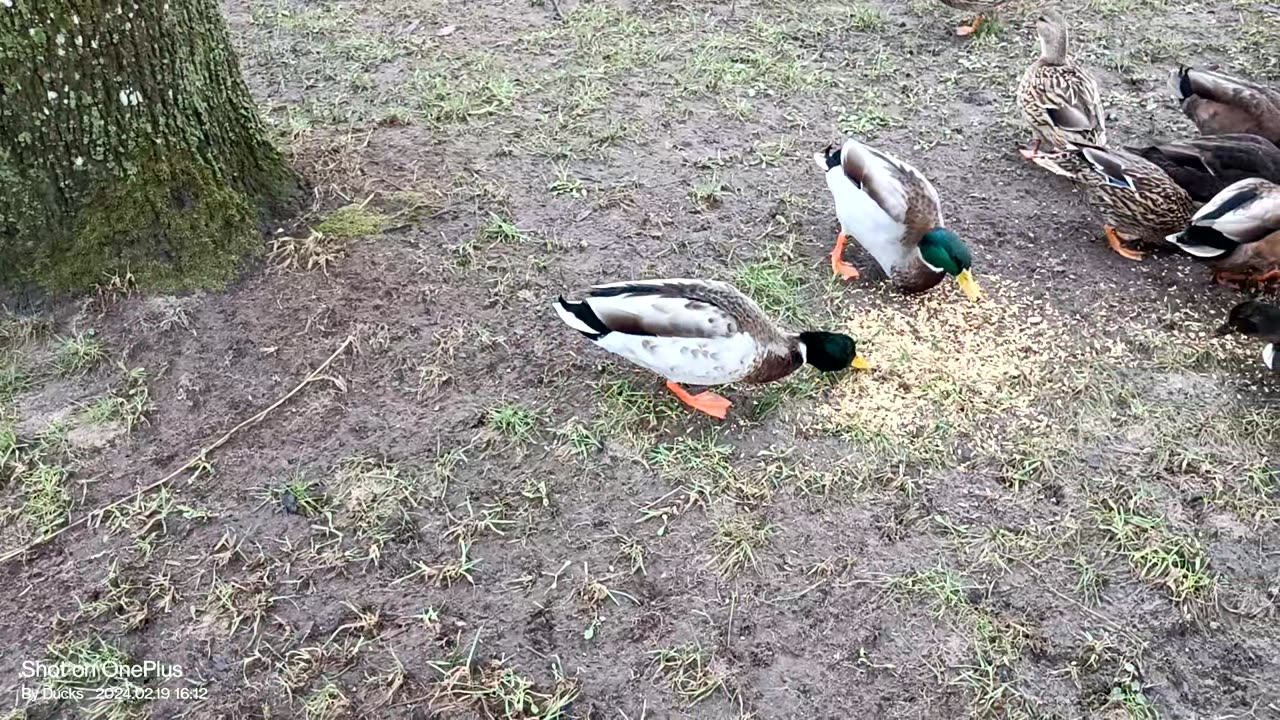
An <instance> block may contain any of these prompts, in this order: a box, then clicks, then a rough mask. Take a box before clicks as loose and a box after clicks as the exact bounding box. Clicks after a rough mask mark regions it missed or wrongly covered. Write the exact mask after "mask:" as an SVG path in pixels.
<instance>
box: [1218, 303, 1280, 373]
mask: <svg viewBox="0 0 1280 720" xmlns="http://www.w3.org/2000/svg"><path fill="white" fill-rule="evenodd" d="M1233 332H1238V333H1240V334H1241V335H1245V336H1247V337H1253V338H1258V339H1259V340H1266V341H1267V344H1266V345H1265V346H1264V347H1263V348H1262V362H1263V363H1264V364H1265V365H1266V366H1267V369H1268V370H1275V369H1276V365H1275V360H1276V343H1280V307H1276V306H1275V305H1268V304H1266V303H1264V302H1258V301H1257V300H1245V301H1244V302H1242V303H1240V304H1239V305H1236V306H1235V307H1233V308H1231V312H1230V313H1229V314H1228V315H1227V321H1226V322H1225V323H1223V325H1222V327H1220V328H1218V332H1217V333H1216V334H1217V335H1218V336H1219V337H1221V336H1223V335H1230V334H1231V333H1233Z"/></svg>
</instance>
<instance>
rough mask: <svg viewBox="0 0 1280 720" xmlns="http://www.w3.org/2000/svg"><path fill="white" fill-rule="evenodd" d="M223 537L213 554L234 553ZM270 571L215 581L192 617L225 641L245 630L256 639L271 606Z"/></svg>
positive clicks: (234, 549)
mask: <svg viewBox="0 0 1280 720" xmlns="http://www.w3.org/2000/svg"><path fill="white" fill-rule="evenodd" d="M236 550H237V548H236V547H235V546H234V545H233V544H230V541H229V539H228V538H227V537H225V536H224V537H223V538H222V539H221V540H219V542H218V545H217V546H216V547H215V551H217V552H218V553H226V552H236ZM269 572H270V571H269V570H268V571H258V572H255V573H253V574H251V575H248V576H246V577H240V578H236V579H234V580H229V579H223V578H215V579H214V581H213V582H212V584H211V585H210V586H209V591H208V592H207V593H206V594H205V596H204V599H203V600H202V601H201V603H200V605H199V606H198V607H197V608H196V609H195V610H194V611H193V616H194V617H197V618H200V619H201V621H202V623H203V624H204V625H206V626H210V627H216V628H218V629H219V630H220V631H221V632H222V634H223V635H224V636H226V637H231V636H233V635H235V634H236V633H237V632H238V631H240V630H241V629H247V630H249V631H250V632H251V634H252V635H253V637H255V638H256V637H258V634H259V632H260V631H261V628H262V621H263V620H264V619H266V617H267V613H268V612H270V611H271V608H272V606H273V605H275V603H276V600H277V599H278V598H277V597H276V594H275V593H274V592H273V586H272V583H271V581H270V580H269V576H268V573H269Z"/></svg>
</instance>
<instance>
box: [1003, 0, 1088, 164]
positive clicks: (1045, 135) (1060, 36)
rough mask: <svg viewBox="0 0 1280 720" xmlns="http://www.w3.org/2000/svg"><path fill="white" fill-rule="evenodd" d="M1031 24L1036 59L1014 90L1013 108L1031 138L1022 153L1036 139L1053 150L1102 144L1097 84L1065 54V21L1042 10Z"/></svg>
mask: <svg viewBox="0 0 1280 720" xmlns="http://www.w3.org/2000/svg"><path fill="white" fill-rule="evenodd" d="M1035 28H1036V36H1037V37H1038V38H1039V39H1040V57H1039V58H1038V59H1037V60H1036V61H1035V62H1034V63H1032V64H1031V67H1029V68H1027V71H1026V73H1024V74H1023V76H1022V80H1021V81H1020V82H1019V83H1018V92H1017V101H1018V108H1019V110H1021V111H1022V117H1023V119H1024V120H1025V121H1026V123H1027V125H1029V126H1030V127H1031V132H1032V136H1033V138H1032V140H1033V142H1032V146H1031V149H1030V150H1024V151H1023V155H1024V156H1026V157H1028V158H1030V153H1035V152H1036V151H1038V150H1039V149H1040V144H1041V143H1042V142H1043V143H1048V144H1049V145H1050V146H1051V147H1053V148H1059V149H1060V148H1068V147H1074V146H1076V145H1091V146H1094V147H1105V146H1106V144H1107V125H1106V119H1105V117H1104V112H1103V109H1102V96H1101V94H1100V93H1099V92H1098V83H1097V81H1095V80H1094V79H1093V76H1092V75H1090V74H1089V71H1088V70H1086V69H1085V68H1083V67H1081V66H1080V65H1077V64H1076V63H1075V61H1073V60H1072V59H1071V58H1070V57H1069V55H1068V49H1069V46H1068V34H1067V24H1066V22H1065V21H1064V20H1063V19H1062V17H1061V16H1060V15H1058V14H1057V13H1054V12H1051V11H1044V12H1043V13H1041V14H1040V16H1039V17H1038V18H1037V19H1036V22H1035Z"/></svg>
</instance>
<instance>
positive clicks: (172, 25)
mask: <svg viewBox="0 0 1280 720" xmlns="http://www.w3.org/2000/svg"><path fill="white" fill-rule="evenodd" d="M296 189H297V181H296V178H295V177H294V175H293V174H292V173H291V172H290V171H289V170H288V168H287V167H286V165H285V163H284V161H283V160H282V158H281V157H280V154H279V153H278V152H277V151H276V149H275V148H274V147H273V146H272V145H271V143H270V142H269V141H268V140H267V139H266V135H265V131H264V128H263V125H262V123H261V120H260V119H259V117H258V114H257V111H256V109H255V107H254V103H253V99H252V97H251V96H250V94H249V90H248V88H247V87H246V85H245V83H244V79H243V77H242V76H241V74H240V68H239V65H238V62H237V59H236V55H235V52H234V51H233V50H232V48H231V44H230V39H229V38H228V36H227V30H226V25H225V24H224V22H223V20H222V16H221V15H220V13H219V9H218V6H217V4H216V3H215V0H0V283H10V282H12V281H17V282H35V283H38V284H39V285H42V286H44V287H46V288H48V289H51V290H75V289H80V288H85V287H88V286H91V285H92V284H93V283H98V282H102V279H103V277H104V275H111V274H119V275H122V276H123V275H124V273H126V272H129V273H132V275H133V277H134V279H135V280H136V281H137V282H138V283H139V284H140V285H142V286H144V287H151V288H155V289H162V290H165V289H182V288H192V287H208V286H218V285H221V284H223V283H225V282H226V281H227V280H228V279H230V278H231V277H232V275H233V274H234V272H235V270H236V268H237V267H238V265H239V263H240V261H241V260H242V259H243V258H244V257H245V256H246V255H247V254H249V253H252V252H253V251H254V250H256V249H257V248H259V247H260V246H261V245H262V242H261V240H262V234H261V232H260V227H261V222H262V221H263V220H264V219H265V217H266V215H265V213H269V212H274V211H276V210H278V209H280V208H281V207H283V205H282V203H283V202H284V201H285V200H286V199H287V197H288V196H289V195H291V194H292V193H293V192H294V191H296Z"/></svg>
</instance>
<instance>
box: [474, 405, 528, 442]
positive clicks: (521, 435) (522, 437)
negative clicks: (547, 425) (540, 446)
mask: <svg viewBox="0 0 1280 720" xmlns="http://www.w3.org/2000/svg"><path fill="white" fill-rule="evenodd" d="M540 421H541V418H539V417H538V414H537V413H535V412H534V411H532V410H530V409H529V408H526V407H524V406H523V405H516V404H510V405H498V406H496V407H492V408H489V413H488V415H487V416H486V417H485V427H487V428H489V429H490V430H492V431H493V432H494V433H495V434H496V435H498V436H499V437H502V438H505V439H507V440H510V441H511V442H514V443H518V444H521V445H523V444H525V443H527V442H529V441H530V440H532V439H533V433H534V431H535V430H537V429H538V423H539V422H540Z"/></svg>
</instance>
